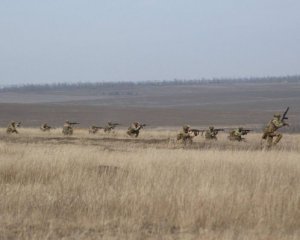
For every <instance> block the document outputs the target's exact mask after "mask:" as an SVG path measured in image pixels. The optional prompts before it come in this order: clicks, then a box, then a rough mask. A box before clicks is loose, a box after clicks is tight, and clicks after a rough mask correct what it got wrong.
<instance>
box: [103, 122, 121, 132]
mask: <svg viewBox="0 0 300 240" xmlns="http://www.w3.org/2000/svg"><path fill="white" fill-rule="evenodd" d="M118 125H120V124H119V123H112V122H108V123H107V125H106V126H105V127H104V132H106V133H110V132H111V131H112V130H114V129H115V127H116V126H118Z"/></svg>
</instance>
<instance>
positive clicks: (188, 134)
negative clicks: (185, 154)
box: [177, 125, 195, 145]
mask: <svg viewBox="0 0 300 240" xmlns="http://www.w3.org/2000/svg"><path fill="white" fill-rule="evenodd" d="M194 137H195V134H194V133H193V132H192V131H191V127H190V126H189V125H184V126H183V127H182V131H181V132H180V133H178V134H177V141H180V140H181V141H182V143H183V144H184V145H187V144H192V143H193V138H194Z"/></svg>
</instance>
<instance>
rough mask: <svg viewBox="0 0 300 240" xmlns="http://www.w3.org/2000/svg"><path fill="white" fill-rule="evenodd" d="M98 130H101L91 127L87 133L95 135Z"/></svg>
mask: <svg viewBox="0 0 300 240" xmlns="http://www.w3.org/2000/svg"><path fill="white" fill-rule="evenodd" d="M99 129H101V128H100V127H97V126H91V127H90V128H89V133H91V134H95V133H97V132H98V131H99Z"/></svg>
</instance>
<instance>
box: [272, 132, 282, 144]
mask: <svg viewBox="0 0 300 240" xmlns="http://www.w3.org/2000/svg"><path fill="white" fill-rule="evenodd" d="M281 138H282V134H280V133H276V139H275V141H274V145H276V144H277V143H279V141H280V140H281Z"/></svg>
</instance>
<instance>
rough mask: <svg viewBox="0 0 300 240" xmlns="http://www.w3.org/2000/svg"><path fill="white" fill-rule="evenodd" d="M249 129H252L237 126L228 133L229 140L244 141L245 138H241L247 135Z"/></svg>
mask: <svg viewBox="0 0 300 240" xmlns="http://www.w3.org/2000/svg"><path fill="white" fill-rule="evenodd" d="M250 131H252V130H249V129H244V128H242V127H239V128H237V129H235V130H233V131H231V132H230V133H229V136H228V139H229V140H230V141H238V142H241V141H246V139H245V138H243V136H244V135H247V134H248V133H249V132H250Z"/></svg>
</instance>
